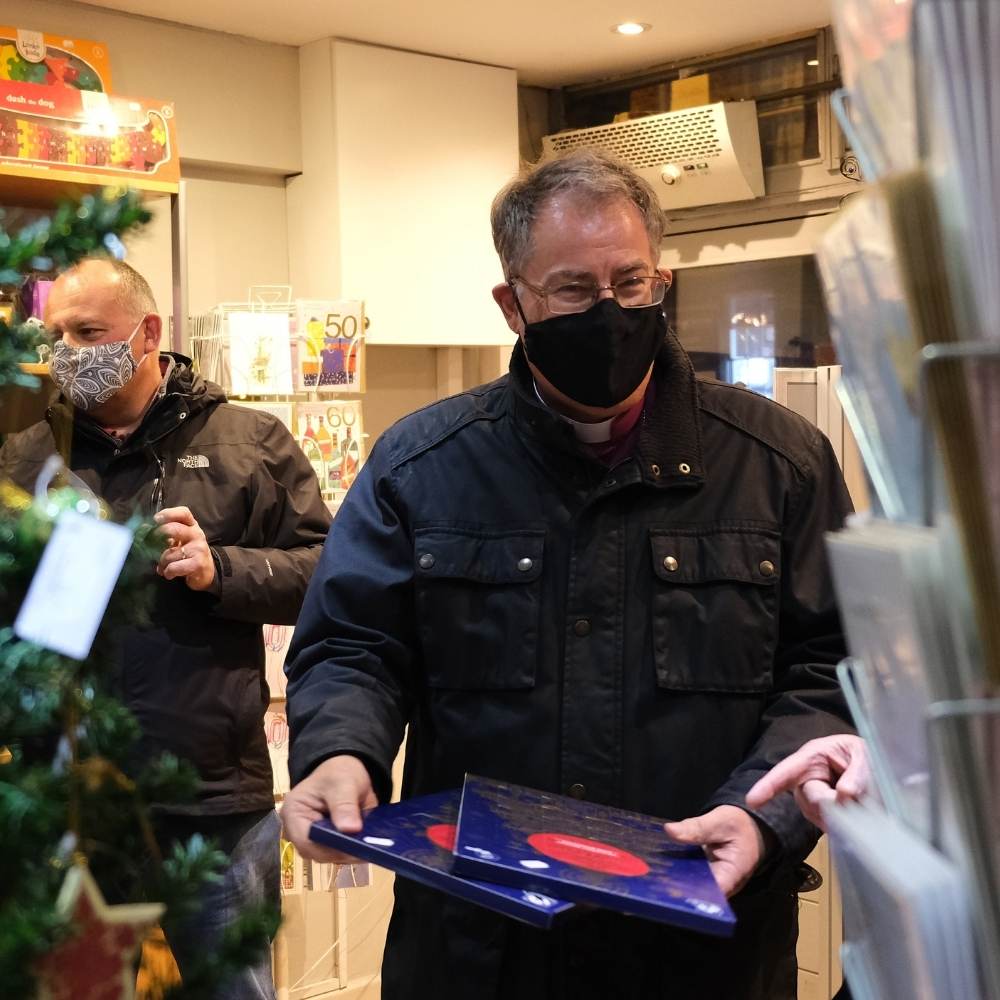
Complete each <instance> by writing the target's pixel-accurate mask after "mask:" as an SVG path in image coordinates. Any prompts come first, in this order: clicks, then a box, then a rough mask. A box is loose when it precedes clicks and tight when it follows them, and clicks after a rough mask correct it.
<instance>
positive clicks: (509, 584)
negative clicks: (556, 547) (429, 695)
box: [413, 528, 545, 690]
mask: <svg viewBox="0 0 1000 1000" xmlns="http://www.w3.org/2000/svg"><path fill="white" fill-rule="evenodd" d="M544 549H545V532H544V531H543V530H535V531H512V532H509V533H507V532H503V533H499V532H489V533H481V534H480V533H476V532H473V531H460V530H454V529H442V528H418V529H417V530H416V532H415V545H414V553H413V558H414V573H415V577H416V598H417V621H418V625H419V629H420V641H421V645H422V648H423V654H424V664H425V669H426V671H427V683H428V684H429V686H430V687H432V688H451V689H457V690H503V689H516V688H530V687H533V686H534V683H535V668H536V663H537V659H538V628H539V616H540V609H541V577H542V556H543V554H544Z"/></svg>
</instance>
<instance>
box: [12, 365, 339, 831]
mask: <svg viewBox="0 0 1000 1000" xmlns="http://www.w3.org/2000/svg"><path fill="white" fill-rule="evenodd" d="M161 357H164V358H166V357H167V355H165V354H163V355H161ZM172 357H173V359H174V365H173V366H172V369H171V371H170V375H169V381H168V383H167V388H166V392H165V394H164V395H163V397H162V398H161V399H159V400H158V401H157V402H156V403H154V405H153V406H152V407H151V408H150V410H149V412H148V413H147V415H146V417H145V418H144V419H143V422H142V423H141V424H140V426H139V427H138V429H137V430H136V431H135V432H134V433H133V434H132V435H131V436H130V437H129V438H128V439H127V440H126V441H125V442H124V443H121V442H118V441H116V440H115V439H114V438H113V437H111V436H110V435H108V434H106V433H105V432H104V431H103V430H101V429H100V428H99V427H98V426H97V425H96V424H95V423H94V422H93V421H92V420H90V419H89V418H87V417H86V416H85V415H82V414H80V413H75V412H74V410H73V408H72V407H71V406H70V405H69V404H68V403H67V402H65V401H64V400H63V399H61V398H60V399H59V400H58V401H57V402H55V403H54V404H53V405H52V406H51V407H50V409H49V411H48V414H47V419H46V420H45V421H41V422H39V423H38V424H35V425H33V426H32V427H29V428H28V429H27V430H25V431H22V432H21V433H19V434H15V435H13V436H12V437H10V438H9V439H8V440H7V441H6V443H5V444H4V446H3V449H2V450H0V480H3V479H9V480H12V481H13V482H15V483H17V484H18V485H19V486H21V487H23V488H24V489H27V490H33V489H34V485H35V480H36V478H37V476H38V473H39V471H40V470H41V467H42V465H43V464H44V462H45V460H46V458H47V457H48V456H49V455H51V454H53V453H54V452H56V451H57V450H59V451H60V453H61V454H63V456H64V459H65V458H66V457H67V456H68V465H69V467H70V468H71V469H72V470H73V471H74V472H75V473H76V474H77V475H78V476H80V477H81V478H82V479H83V480H84V482H85V483H86V484H87V485H88V486H89V487H90V488H91V489H92V490H93V491H94V492H95V493H96V494H98V496H100V497H101V498H102V499H103V500H104V501H105V502H106V503H107V504H108V505H109V506H110V508H111V510H112V512H113V516H114V517H115V518H116V519H119V520H125V519H127V518H128V517H129V516H130V515H132V514H133V513H134V512H135V511H137V510H138V511H140V512H142V513H144V514H152V513H153V512H154V510H155V509H161V508H165V507H176V506H182V505H183V506H187V507H189V508H190V509H191V512H192V514H193V515H194V517H195V519H196V520H197V521H198V524H199V525H200V526H201V528H202V530H203V531H204V532H205V535H206V537H207V539H208V542H209V544H210V545H211V546H212V549H213V552H214V554H215V558H216V564H217V568H218V570H219V573H218V574H217V577H216V581H215V585H214V587H213V589H212V590H211V591H206V592H203V593H197V592H195V591H192V590H191V589H189V588H188V587H187V585H186V584H185V583H184V581H183V580H163V579H161V578H159V577H157V578H155V580H154V581H153V587H154V597H153V605H152V609H151V621H150V624H149V626H148V627H142V628H136V629H129V630H127V631H126V632H125V633H124V634H123V635H122V636H121V663H120V667H121V683H122V691H121V693H122V696H123V699H124V701H125V703H126V704H127V705H128V707H129V708H130V709H131V710H132V712H133V713H134V714H135V716H136V718H137V720H138V722H139V726H140V729H141V733H142V738H141V745H140V747H138V748H137V754H138V756H139V757H140V758H142V757H145V756H146V755H148V754H150V753H154V752H158V751H162V750H169V751H171V752H173V753H175V754H177V755H178V756H180V757H183V758H185V759H186V760H188V761H190V762H191V763H192V764H194V765H195V767H196V768H197V770H198V773H199V779H200V780H199V788H198V798H197V801H196V802H195V803H194V804H191V805H184V806H172V807H171V811H172V812H177V813H185V814H205V815H226V814H233V813H245V812H252V811H256V810H259V809H267V808H270V807H271V806H272V805H273V802H274V797H273V782H272V777H271V765H270V759H269V756H268V752H267V743H266V740H265V737H264V730H263V716H264V712H265V710H266V709H267V704H268V691H267V685H266V682H265V680H264V646H263V640H262V634H261V625H263V624H265V623H274V624H294V622H295V619H296V617H297V615H298V612H299V608H300V606H301V603H302V597H303V595H304V593H305V590H306V585H307V584H308V582H309V579H310V577H311V576H312V573H313V570H314V569H315V566H316V563H317V561H318V559H319V555H320V551H321V547H322V543H323V540H324V538H325V536H326V532H327V528H328V525H329V521H330V516H329V513H328V512H327V510H326V508H325V506H324V505H323V501H322V498H321V496H320V492H319V485H318V483H317V481H316V476H315V473H314V472H313V470H312V468H311V466H310V465H309V463H308V461H307V460H306V458H305V456H304V455H303V454H302V451H301V449H299V447H298V446H297V445H296V443H295V441H294V439H293V438H292V436H291V434H290V433H289V432H288V430H286V428H285V427H284V426H283V425H282V424H281V423H280V422H279V421H278V420H277V419H276V418H274V417H273V416H271V415H270V414H268V413H264V412H262V411H259V410H251V409H247V408H245V407H238V406H233V405H231V404H229V403H227V402H226V397H225V395H224V394H223V391H222V389H220V388H219V386H217V385H214V384H213V383H211V382H207V381H205V380H204V379H202V378H201V377H200V376H199V375H196V374H195V373H194V372H193V371H192V370H191V368H190V366H189V362H188V359H187V358H184V357H182V356H180V355H173V356H172ZM57 441H58V442H59V446H58V448H57V444H56V442H57Z"/></svg>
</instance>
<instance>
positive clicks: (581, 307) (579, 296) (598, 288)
mask: <svg viewBox="0 0 1000 1000" xmlns="http://www.w3.org/2000/svg"><path fill="white" fill-rule="evenodd" d="M507 283H508V284H509V285H510V286H511V288H514V286H515V285H524V287H525V288H527V289H529V290H530V291H532V292H534V293H535V294H536V295H537V296H538V297H539V298H540V299H541V300H542V301H543V302H544V303H545V306H546V308H547V309H548V311H549V312H550V313H553V314H556V313H576V312H585V311H586V310H588V309H589V308H590V307H591V306H592V305H594V303H595V302H597V300H598V298H599V297H600V294H601V292H603V291H605V290H608V291H610V292H611V294H612V295H614V297H615V302H617V303H618V305H620V306H621V307H622V308H623V309H640V308H641V307H642V306H657V305H659V304H660V303H661V302H662V301H663V296H664V295H666V294H667V288H668V287H669V283H668V282H667V280H666V279H665V278H663V277H661V276H660V275H658V274H633V275H629V277H627V278H622V279H621V281H614V282H612V283H611V284H610V285H598V284H595V283H593V282H589V281H568V282H566V283H565V284H562V285H556V287H555V288H539V287H538V286H537V285H533V284H531V282H530V281H525V280H524V278H518V277H512V278H510V280H509V281H508V282H507ZM516 298H517V296H516V295H515V299H516ZM518 306H519V307H520V302H519V303H518Z"/></svg>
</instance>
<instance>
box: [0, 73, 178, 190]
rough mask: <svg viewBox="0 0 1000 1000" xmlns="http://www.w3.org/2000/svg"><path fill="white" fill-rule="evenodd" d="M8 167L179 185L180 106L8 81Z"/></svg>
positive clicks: (4, 168) (1, 160)
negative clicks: (177, 123) (177, 129)
mask: <svg viewBox="0 0 1000 1000" xmlns="http://www.w3.org/2000/svg"><path fill="white" fill-rule="evenodd" d="M0 173H2V174H5V175H8V176H14V177H28V178H31V177H35V178H45V179H48V180H52V179H55V180H58V179H65V180H70V181H74V182H78V183H84V184H105V185H106V184H128V185H129V186H131V187H136V188H142V189H146V190H153V191H167V192H172V191H176V190H177V188H178V185H179V182H180V155H179V153H178V151H177V137H176V133H175V128H174V107H173V105H172V104H170V103H169V102H165V101H155V100H149V99H143V98H130V97H117V96H116V97H110V96H108V95H107V94H104V93H99V92H92V91H85V90H77V89H76V88H75V87H43V86H40V85H38V84H33V83H21V82H18V81H14V80H0Z"/></svg>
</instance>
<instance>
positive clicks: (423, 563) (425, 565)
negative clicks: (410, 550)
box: [417, 552, 435, 569]
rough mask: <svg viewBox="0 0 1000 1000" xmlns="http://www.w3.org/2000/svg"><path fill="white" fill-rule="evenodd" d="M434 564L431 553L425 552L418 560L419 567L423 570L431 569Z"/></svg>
mask: <svg viewBox="0 0 1000 1000" xmlns="http://www.w3.org/2000/svg"><path fill="white" fill-rule="evenodd" d="M434 562H435V560H434V556H432V555H431V554H430V552H423V553H421V555H420V558H419V559H418V560H417V565H418V566H419V567H420V568H421V569H430V568H431V567H432V566H433V565H434Z"/></svg>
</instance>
